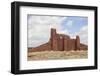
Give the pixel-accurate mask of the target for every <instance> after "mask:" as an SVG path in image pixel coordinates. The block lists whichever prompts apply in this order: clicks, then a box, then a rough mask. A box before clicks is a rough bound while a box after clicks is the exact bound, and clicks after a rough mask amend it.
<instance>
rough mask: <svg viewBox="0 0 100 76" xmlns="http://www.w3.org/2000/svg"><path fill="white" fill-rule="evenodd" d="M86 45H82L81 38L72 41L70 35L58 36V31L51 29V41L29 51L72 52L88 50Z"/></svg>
mask: <svg viewBox="0 0 100 76" xmlns="http://www.w3.org/2000/svg"><path fill="white" fill-rule="evenodd" d="M87 49H88V47H87V45H85V44H81V43H80V38H79V36H76V39H71V38H70V37H69V36H68V35H64V34H57V33H56V29H53V28H52V29H51V37H50V40H49V41H48V42H47V43H45V44H42V45H40V46H38V47H35V48H29V51H45V50H47V51H48V50H49V51H50V50H53V51H70V50H87Z"/></svg>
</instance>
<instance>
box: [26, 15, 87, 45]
mask: <svg viewBox="0 0 100 76" xmlns="http://www.w3.org/2000/svg"><path fill="white" fill-rule="evenodd" d="M27 21H28V47H36V46H39V45H41V44H44V43H46V42H48V41H49V39H50V30H51V28H55V29H56V30H57V33H61V34H66V35H69V36H70V37H72V38H75V37H76V35H79V36H80V41H81V43H84V44H88V18H87V17H82V16H49V15H48V16H45V15H32V14H31V15H30V14H29V15H28V16H27Z"/></svg>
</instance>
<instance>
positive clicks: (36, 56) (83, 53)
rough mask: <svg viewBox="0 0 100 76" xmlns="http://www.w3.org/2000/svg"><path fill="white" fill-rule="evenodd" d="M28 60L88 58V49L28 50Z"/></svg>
mask: <svg viewBox="0 0 100 76" xmlns="http://www.w3.org/2000/svg"><path fill="white" fill-rule="evenodd" d="M27 58H28V59H27V60H28V61H32V60H55V59H84V58H88V52H87V50H77V51H74V50H72V51H41V52H28V57H27Z"/></svg>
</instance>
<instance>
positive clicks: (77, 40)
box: [76, 36, 80, 50]
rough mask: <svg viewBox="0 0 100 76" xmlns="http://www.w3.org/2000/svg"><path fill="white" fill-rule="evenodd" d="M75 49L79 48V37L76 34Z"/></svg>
mask: <svg viewBox="0 0 100 76" xmlns="http://www.w3.org/2000/svg"><path fill="white" fill-rule="evenodd" d="M76 49H77V50H80V38H79V36H76Z"/></svg>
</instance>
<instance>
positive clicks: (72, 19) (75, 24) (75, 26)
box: [61, 16, 88, 33]
mask: <svg viewBox="0 0 100 76" xmlns="http://www.w3.org/2000/svg"><path fill="white" fill-rule="evenodd" d="M61 25H62V27H63V28H62V30H66V29H67V30H68V31H69V33H75V32H78V31H80V29H81V28H82V27H84V26H87V25H88V18H87V17H79V16H68V17H66V18H65V19H64V20H63V21H62V22H61Z"/></svg>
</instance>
